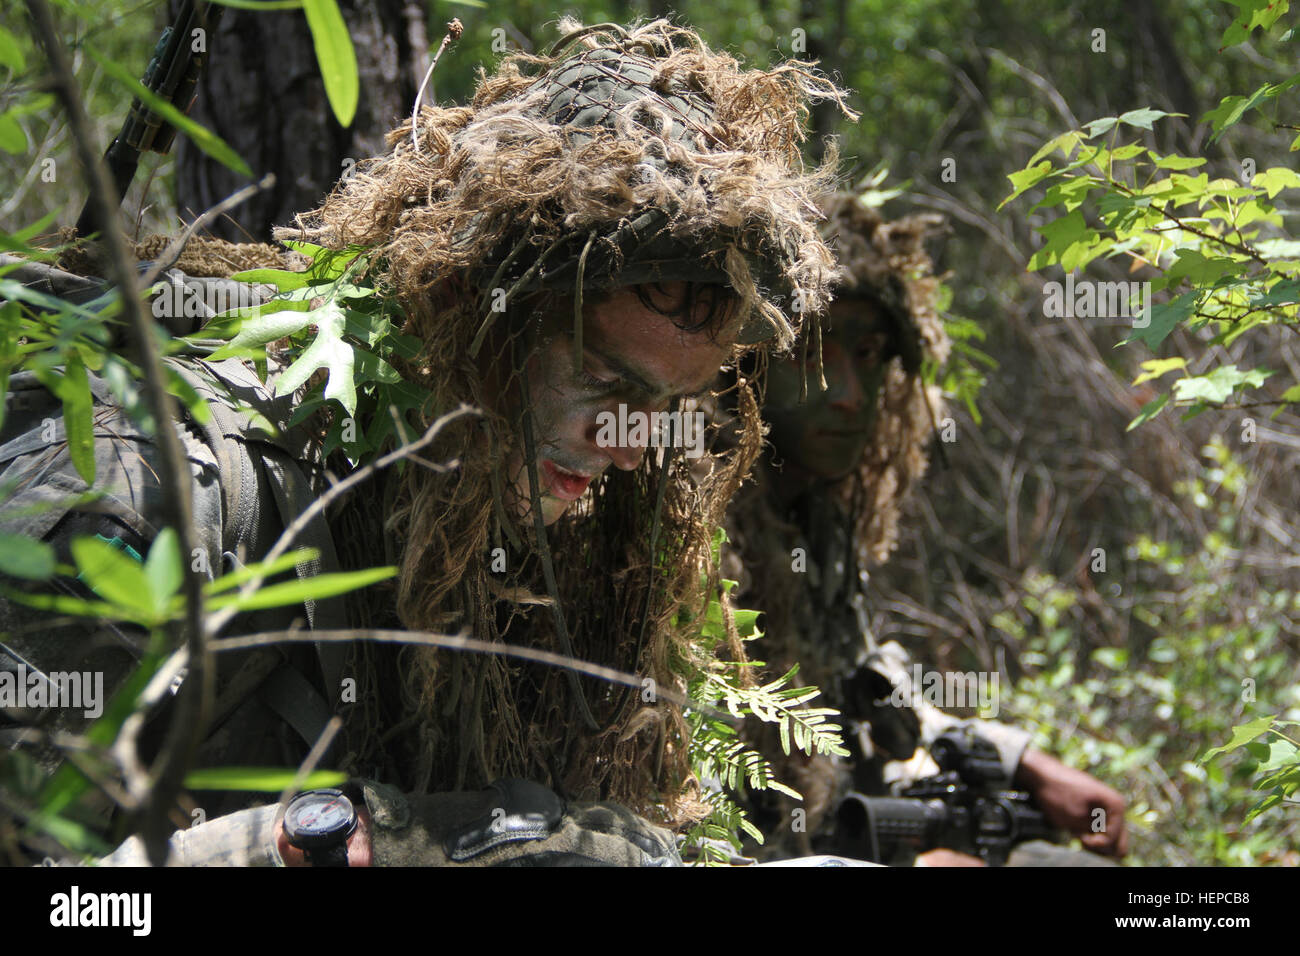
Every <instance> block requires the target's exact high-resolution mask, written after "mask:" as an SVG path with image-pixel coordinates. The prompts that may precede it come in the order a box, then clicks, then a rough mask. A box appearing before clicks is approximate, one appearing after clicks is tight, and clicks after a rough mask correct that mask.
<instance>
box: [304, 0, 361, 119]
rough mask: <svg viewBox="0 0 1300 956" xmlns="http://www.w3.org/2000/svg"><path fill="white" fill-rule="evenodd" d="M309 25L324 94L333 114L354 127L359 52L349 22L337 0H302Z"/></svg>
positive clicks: (357, 92)
mask: <svg viewBox="0 0 1300 956" xmlns="http://www.w3.org/2000/svg"><path fill="white" fill-rule="evenodd" d="M303 9H304V10H305V11H306V13H307V26H308V28H309V29H310V30H311V39H312V44H313V46H315V48H316V60H317V62H318V63H319V64H320V72H321V79H323V80H324V81H325V95H326V96H327V97H329V101H330V108H331V109H333V110H334V117H335V118H336V119H337V120H338V121H339V125H340V126H343V127H347V126H351V125H352V119H353V117H355V116H356V112H357V97H358V94H359V88H360V86H359V80H358V77H357V54H356V51H355V50H354V49H353V48H352V38H351V37H350V36H348V27H347V24H346V23H344V22H343V14H341V13H340V12H339V7H338V4H337V3H336V2H335V0H303Z"/></svg>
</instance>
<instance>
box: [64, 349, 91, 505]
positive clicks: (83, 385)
mask: <svg viewBox="0 0 1300 956" xmlns="http://www.w3.org/2000/svg"><path fill="white" fill-rule="evenodd" d="M58 394H59V399H60V400H61V401H62V402H63V430H64V432H65V433H66V434H67V438H68V454H69V455H71V456H72V464H73V465H74V466H75V467H76V469H77V474H79V475H80V476H81V477H82V479H83V480H84V481H85V482H86V484H87V485H93V484H94V483H95V422H94V416H93V414H92V413H93V400H92V398H91V395H90V378H89V376H87V374H86V366H85V365H84V364H82V361H81V356H80V355H78V354H77V353H76V352H72V353H70V354H69V355H68V361H67V364H66V365H65V366H64V368H63V378H62V380H61V381H60V383H59V391H58Z"/></svg>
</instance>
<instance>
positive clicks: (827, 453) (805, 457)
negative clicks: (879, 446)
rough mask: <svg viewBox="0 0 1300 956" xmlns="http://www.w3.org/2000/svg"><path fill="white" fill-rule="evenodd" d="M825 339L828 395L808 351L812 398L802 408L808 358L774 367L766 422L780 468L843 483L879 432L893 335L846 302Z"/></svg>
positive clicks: (875, 317)
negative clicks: (802, 378) (782, 464)
mask: <svg viewBox="0 0 1300 956" xmlns="http://www.w3.org/2000/svg"><path fill="white" fill-rule="evenodd" d="M827 324H828V325H829V328H827V329H824V331H823V334H822V363H823V367H824V369H825V374H826V384H827V386H828V387H827V389H826V391H824V392H823V391H822V390H821V389H820V387H819V386H818V384H817V378H816V377H817V358H816V355H815V354H814V348H813V347H812V346H810V347H809V349H808V367H807V373H808V398H807V400H806V401H804V402H802V403H800V401H799V383H800V374H799V369H800V364H801V362H802V351H801V348H800V347H799V346H796V347H795V354H794V355H793V356H792V357H790V358H787V359H783V360H781V361H776V362H773V363H772V366H771V368H770V369H769V371H768V383H767V399H766V401H765V403H764V406H763V419H764V420H765V421H766V422H768V423H769V424H770V425H771V431H770V432H769V433H768V440H769V441H770V442H771V443H772V445H773V446H774V447H775V450H776V458H777V460H778V461H784V462H785V463H786V468H787V469H790V470H792V471H793V473H795V474H801V475H804V476H806V477H810V478H813V479H821V480H826V481H836V480H838V479H840V478H843V477H845V476H846V475H848V474H849V472H851V471H852V470H853V468H854V467H855V466H856V465H857V464H858V462H859V461H861V460H862V455H863V452H865V451H866V448H867V443H868V442H870V441H871V437H872V434H873V432H874V431H875V422H876V409H877V407H878V404H879V403H878V395H879V392H880V386H881V383H882V382H883V381H884V377H885V372H886V370H887V368H888V365H887V363H886V362H884V361H882V356H883V355H884V354H885V349H886V345H887V343H888V340H889V335H888V327H887V326H886V325H885V323H884V321H883V320H882V319H881V317H880V315H879V313H878V311H877V310H876V309H875V307H873V306H872V305H871V304H869V303H865V302H860V301H853V300H840V301H838V302H835V303H834V304H833V305H832V306H831V309H830V314H829V316H828V323H827Z"/></svg>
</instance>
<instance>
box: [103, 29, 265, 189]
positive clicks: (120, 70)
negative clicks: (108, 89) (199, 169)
mask: <svg viewBox="0 0 1300 956" xmlns="http://www.w3.org/2000/svg"><path fill="white" fill-rule="evenodd" d="M85 50H86V52H87V53H89V54H90V56H91V57H92V58H93V59H94V60H95V62H96V63H98V64H99V65H100V66H102V67H103V68H104V72H105V73H107V74H108V75H109V76H111V77H113V78H114V79H116V80H117V81H118V82H120V83H122V84H123V85H125V86H126V87H127V89H129V90H130V91H131V92H132V93H133V94H135V96H136V97H137V98H138V99H139V100H140V102H142V103H144V105H145V106H147V107H149V109H151V110H153V111H154V112H155V113H157V114H158V115H159V116H161V117H162V118H163V119H164V120H166V121H167V122H168V123H171V124H172V125H173V126H175V127H176V129H178V130H179V131H180V132H182V133H184V134H185V135H186V136H188V137H189V138H190V139H191V140H192V141H193V142H194V145H195V146H197V147H198V148H199V149H201V150H203V152H205V153H207V154H208V155H209V156H211V157H212V158H213V159H215V160H216V161H217V162H219V163H221V165H223V166H225V167H226V168H228V169H232V170H234V171H235V172H237V173H239V175H241V176H247V177H249V178H250V179H251V178H252V175H253V171H252V170H251V169H249V167H248V164H247V163H246V162H244V161H243V160H242V159H241V158H240V156H239V154H238V153H236V152H235V151H234V149H232V148H231V146H230V144H229V143H227V142H226V141H225V140H224V139H222V138H221V137H220V136H218V135H217V134H216V133H214V132H212V131H211V130H210V129H207V128H206V127H204V126H201V125H199V124H198V123H196V122H194V120H192V119H190V118H189V117H188V116H186V115H185V114H184V113H182V112H181V111H180V110H178V109H177V108H176V107H175V106H173V105H172V104H171V103H169V102H167V100H165V99H163V98H162V97H161V96H159V95H158V94H157V93H154V92H153V91H152V90H150V89H148V88H147V87H145V85H144V84H143V83H141V82H140V81H139V80H137V79H136V78H135V77H134V76H133V75H132V74H131V71H130V70H128V69H127V68H126V67H124V66H123V65H122V64H120V63H115V62H113V61H112V60H110V59H109V58H108V57H106V56H102V55H101V54H99V53H97V52H96V51H95V50H94V49H92V48H91V47H90V46H89V45H87V46H86V47H85Z"/></svg>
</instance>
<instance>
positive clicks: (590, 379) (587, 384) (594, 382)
mask: <svg viewBox="0 0 1300 956" xmlns="http://www.w3.org/2000/svg"><path fill="white" fill-rule="evenodd" d="M578 381H579V382H581V383H582V387H583V388H585V389H587V390H589V391H592V392H606V391H610V390H612V389H614V388H615V387H617V385H618V383H619V382H620V381H621V380H620V379H619V377H618V376H617V375H610V376H601V375H596V374H594V373H593V372H592V371H591V370H590V369H588V368H586V367H585V366H584V367H583V369H582V373H581V374H580V375H579V376H578Z"/></svg>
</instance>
